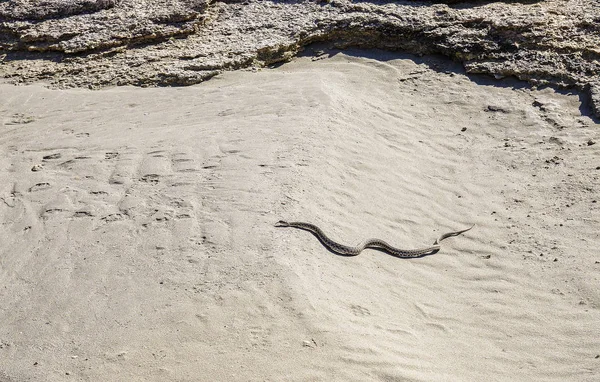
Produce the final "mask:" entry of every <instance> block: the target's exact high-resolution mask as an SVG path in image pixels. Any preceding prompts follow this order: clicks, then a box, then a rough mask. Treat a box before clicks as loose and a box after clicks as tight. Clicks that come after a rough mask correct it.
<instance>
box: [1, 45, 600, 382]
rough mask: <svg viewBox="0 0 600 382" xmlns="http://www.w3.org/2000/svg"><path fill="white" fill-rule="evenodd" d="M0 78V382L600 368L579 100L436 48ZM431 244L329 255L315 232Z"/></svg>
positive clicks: (598, 205)
mask: <svg viewBox="0 0 600 382" xmlns="http://www.w3.org/2000/svg"><path fill="white" fill-rule="evenodd" d="M318 58H319V59H316V58H313V59H311V58H310V57H308V56H307V57H299V58H297V59H295V60H293V61H292V62H290V63H287V64H284V65H281V66H278V67H276V68H272V69H261V70H256V69H255V70H240V71H235V72H226V73H223V74H220V75H217V76H215V77H213V78H212V79H211V80H210V81H207V82H205V83H202V84H199V85H194V86H189V87H179V88H146V89H142V88H134V87H112V88H106V89H102V90H94V91H91V90H84V89H63V90H57V89H49V88H47V87H45V86H44V85H43V84H34V85H27V86H13V85H10V84H2V85H0V117H1V119H0V121H1V124H0V151H1V155H0V317H1V319H0V381H2V382H20V381H208V380H218V381H334V380H335V381H370V380H379V381H484V380H485V381H588V382H592V381H597V380H598V378H599V376H600V325H599V322H600V280H599V278H600V276H599V275H600V252H599V248H600V229H599V227H600V196H599V194H598V191H599V190H600V130H599V129H598V124H597V122H598V121H595V120H594V119H592V117H590V116H589V115H590V113H589V108H588V106H586V102H587V101H586V99H585V97H582V96H581V95H580V94H578V93H570V92H569V91H557V90H555V89H552V88H539V89H533V88H531V87H530V85H528V84H527V83H525V82H520V81H517V80H514V79H505V80H494V79H492V78H491V77H486V76H476V75H467V74H465V72H464V70H463V69H462V66H461V65H459V64H456V63H452V62H451V61H449V60H447V59H445V58H441V57H435V56H424V57H416V56H411V55H407V54H400V53H386V52H382V51H373V50H364V51H360V50H347V51H344V52H339V51H334V52H328V54H325V55H321V56H319V57H318ZM280 219H284V220H290V221H292V220H293V221H305V222H310V223H314V224H317V225H318V226H319V227H321V228H322V229H323V230H324V231H325V232H326V233H327V234H328V235H330V236H331V237H332V238H334V239H335V240H337V241H340V242H342V243H345V244H348V245H355V244H357V243H358V242H360V241H361V240H363V239H366V238H368V237H376V238H380V239H383V240H386V241H388V242H389V243H391V244H393V245H395V246H398V247H400V248H407V249H410V248H419V247H423V246H428V245H430V244H432V243H433V242H434V240H435V239H436V238H437V237H439V236H440V234H442V233H444V232H449V231H455V230H459V229H464V228H467V227H469V226H471V225H472V224H475V227H474V228H473V229H472V230H470V231H468V232H466V233H464V234H463V235H460V236H457V237H452V238H448V239H446V240H444V241H443V242H442V243H441V250H440V251H439V252H438V253H436V254H434V255H431V256H425V257H421V258H415V259H401V258H396V257H394V256H390V255H388V254H386V253H383V252H380V251H375V250H371V249H367V250H365V251H364V252H363V253H361V254H360V255H359V256H356V257H344V256H337V255H335V254H333V253H332V252H330V251H328V250H327V249H326V248H325V247H324V246H323V245H322V244H321V243H320V242H319V241H318V240H317V239H316V238H315V237H314V236H313V235H311V234H310V233H308V232H304V231H301V230H296V229H291V228H276V227H274V224H275V223H276V222H277V221H278V220H280Z"/></svg>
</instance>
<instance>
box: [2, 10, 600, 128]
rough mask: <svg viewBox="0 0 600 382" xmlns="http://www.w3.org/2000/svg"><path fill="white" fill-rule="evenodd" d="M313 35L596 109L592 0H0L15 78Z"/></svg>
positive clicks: (209, 70) (232, 51) (271, 44)
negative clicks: (437, 60) (544, 91)
mask: <svg viewBox="0 0 600 382" xmlns="http://www.w3.org/2000/svg"><path fill="white" fill-rule="evenodd" d="M317 42H321V43H327V44H328V46H330V47H332V48H338V49H344V48H348V47H360V48H380V49H386V50H398V51H404V52H409V53H414V54H419V55H421V54H442V55H445V56H448V57H450V58H452V59H453V60H455V61H460V62H462V63H463V65H464V67H465V69H466V71H467V72H469V73H486V74H490V75H493V76H495V77H496V78H502V77H507V76H515V77H517V78H519V79H522V80H526V81H528V82H530V83H531V84H533V85H550V86H555V87H559V88H576V89H578V90H581V91H583V92H584V94H587V95H588V96H589V102H590V105H591V108H592V111H593V112H594V113H595V114H596V116H598V117H600V3H599V2H597V1H589V0H547V1H531V0H530V1H502V2H500V1H456V0H455V1H348V0H332V1H264V0H260V1H259V0H247V1H210V0H204V1H203V0H155V1H148V0H43V1H39V0H4V1H0V60H1V62H2V65H1V67H0V68H1V69H0V75H1V76H2V77H4V78H7V79H9V80H10V81H11V82H15V83H21V82H25V83H29V82H34V81H45V82H48V83H50V84H51V85H53V86H57V87H73V86H85V87H91V88H98V87H103V86H110V85H126V84H130V85H137V86H160V85H190V84H195V83H199V82H202V81H204V80H206V79H208V78H210V77H212V76H214V75H216V74H218V73H220V72H222V71H223V70H232V69H241V68H250V67H261V66H266V65H271V64H274V63H278V62H283V61H288V60H290V59H291V58H293V57H294V56H295V55H296V54H297V53H298V52H300V51H301V50H302V49H303V48H304V47H306V46H307V45H309V44H312V43H317Z"/></svg>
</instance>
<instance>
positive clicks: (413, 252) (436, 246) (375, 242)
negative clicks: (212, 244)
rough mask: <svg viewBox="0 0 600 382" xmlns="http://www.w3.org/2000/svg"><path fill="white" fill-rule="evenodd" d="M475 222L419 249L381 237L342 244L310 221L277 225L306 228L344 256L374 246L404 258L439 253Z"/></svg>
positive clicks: (279, 223)
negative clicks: (444, 242)
mask: <svg viewBox="0 0 600 382" xmlns="http://www.w3.org/2000/svg"><path fill="white" fill-rule="evenodd" d="M474 226H475V224H473V225H472V226H471V227H469V228H467V229H463V230H460V231H454V232H448V233H445V234H443V235H442V236H440V237H439V238H438V239H437V240H436V241H435V242H434V243H433V245H431V246H429V247H425V248H417V249H399V248H396V247H392V246H391V245H389V244H388V243H386V242H385V241H383V240H381V239H367V240H365V241H363V242H362V243H360V244H358V245H357V246H355V247H350V246H348V245H344V244H340V243H338V242H336V241H334V240H332V239H330V238H329V237H328V236H327V235H325V233H324V232H323V231H322V230H321V229H320V228H319V227H317V226H316V225H314V224H310V223H303V222H287V221H285V220H280V221H278V222H277V223H275V227H291V228H298V229H301V230H305V231H308V232H311V233H312V234H313V235H315V236H316V237H317V238H318V239H319V241H320V242H321V243H322V244H323V245H324V246H325V247H326V248H327V249H329V250H330V251H332V252H334V253H337V254H339V255H343V256H358V255H359V254H360V253H361V252H362V251H363V250H364V249H366V248H372V249H378V250H381V251H384V252H387V253H389V254H390V255H393V256H396V257H403V258H413V257H423V256H427V255H432V254H434V253H437V252H438V251H439V250H440V241H442V240H444V239H447V238H449V237H451V236H458V235H460V234H462V233H464V232H467V231H468V230H470V229H471V228H473V227H474Z"/></svg>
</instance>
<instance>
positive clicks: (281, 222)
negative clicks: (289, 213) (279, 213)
mask: <svg viewBox="0 0 600 382" xmlns="http://www.w3.org/2000/svg"><path fill="white" fill-rule="evenodd" d="M289 226H290V224H289V223H288V222H286V221H285V220H280V221H278V222H277V223H275V227H289Z"/></svg>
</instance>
